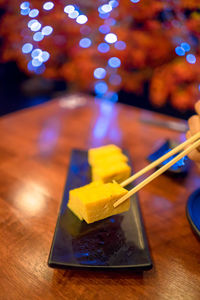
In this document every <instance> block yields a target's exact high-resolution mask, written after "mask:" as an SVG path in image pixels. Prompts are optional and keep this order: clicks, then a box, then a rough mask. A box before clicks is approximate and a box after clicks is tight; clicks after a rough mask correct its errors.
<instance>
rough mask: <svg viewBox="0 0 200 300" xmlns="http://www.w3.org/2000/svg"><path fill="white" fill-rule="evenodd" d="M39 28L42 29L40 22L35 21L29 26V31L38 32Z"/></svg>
mask: <svg viewBox="0 0 200 300" xmlns="http://www.w3.org/2000/svg"><path fill="white" fill-rule="evenodd" d="M41 27H42V25H41V24H40V22H38V21H37V20H35V22H34V23H32V24H31V26H30V29H31V30H32V31H38V30H40V28H41Z"/></svg>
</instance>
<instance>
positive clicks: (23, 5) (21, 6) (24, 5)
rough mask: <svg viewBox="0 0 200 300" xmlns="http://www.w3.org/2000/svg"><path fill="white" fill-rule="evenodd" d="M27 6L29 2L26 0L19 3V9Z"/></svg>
mask: <svg viewBox="0 0 200 300" xmlns="http://www.w3.org/2000/svg"><path fill="white" fill-rule="evenodd" d="M29 6H30V3H29V2H28V1H26V2H22V3H21V4H20V8H21V9H26V8H29Z"/></svg>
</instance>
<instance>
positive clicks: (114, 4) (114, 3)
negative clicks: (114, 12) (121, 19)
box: [109, 0, 119, 8]
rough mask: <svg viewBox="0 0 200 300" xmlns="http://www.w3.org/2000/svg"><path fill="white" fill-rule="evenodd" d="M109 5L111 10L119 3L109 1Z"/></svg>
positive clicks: (113, 0)
mask: <svg viewBox="0 0 200 300" xmlns="http://www.w3.org/2000/svg"><path fill="white" fill-rule="evenodd" d="M109 5H110V6H111V7H113V8H115V7H117V6H118V5H119V2H118V1H115V0H112V1H109Z"/></svg>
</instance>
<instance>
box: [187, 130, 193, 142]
mask: <svg viewBox="0 0 200 300" xmlns="http://www.w3.org/2000/svg"><path fill="white" fill-rule="evenodd" d="M185 136H186V139H187V140H188V139H189V138H191V136H192V135H191V132H190V130H188V131H187V132H186V134H185Z"/></svg>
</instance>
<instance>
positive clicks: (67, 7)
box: [64, 5, 75, 14]
mask: <svg viewBox="0 0 200 300" xmlns="http://www.w3.org/2000/svg"><path fill="white" fill-rule="evenodd" d="M74 10H75V7H74V6H73V5H66V6H65V7H64V12H65V13H66V14H69V13H71V12H73V11H74Z"/></svg>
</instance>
